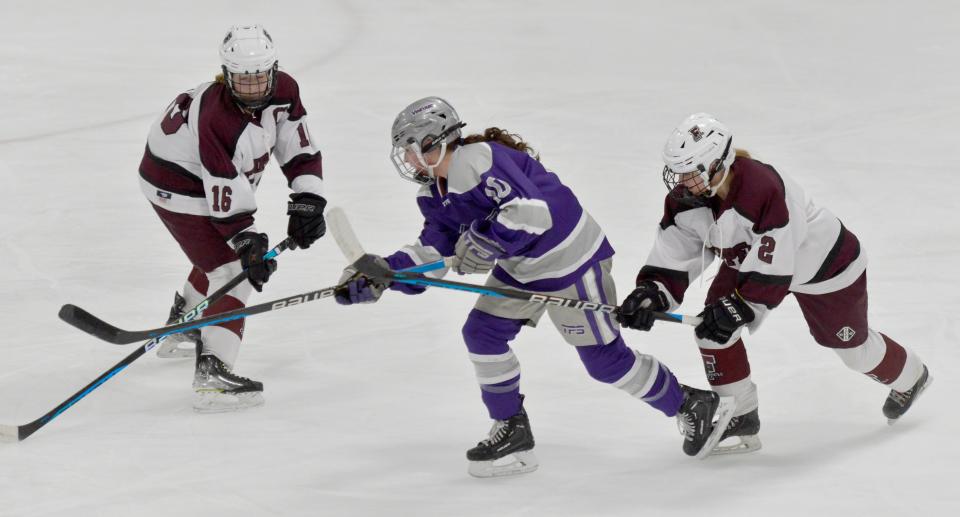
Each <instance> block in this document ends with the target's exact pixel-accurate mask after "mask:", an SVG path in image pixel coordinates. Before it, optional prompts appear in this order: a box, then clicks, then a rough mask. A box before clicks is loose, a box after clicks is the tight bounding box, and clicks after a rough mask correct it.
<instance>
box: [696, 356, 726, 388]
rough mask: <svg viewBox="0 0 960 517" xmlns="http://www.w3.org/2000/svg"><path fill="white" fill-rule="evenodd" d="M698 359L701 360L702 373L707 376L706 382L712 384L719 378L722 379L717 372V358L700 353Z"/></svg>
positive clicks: (720, 374)
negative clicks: (700, 358)
mask: <svg viewBox="0 0 960 517" xmlns="http://www.w3.org/2000/svg"><path fill="white" fill-rule="evenodd" d="M700 357H702V358H703V371H704V372H706V374H707V380H708V381H710V382H713V381H715V380H717V379H719V378H720V377H723V374H722V373H720V372H718V371H717V358H716V357H714V356H712V355H710V354H704V353H703V352H701V353H700Z"/></svg>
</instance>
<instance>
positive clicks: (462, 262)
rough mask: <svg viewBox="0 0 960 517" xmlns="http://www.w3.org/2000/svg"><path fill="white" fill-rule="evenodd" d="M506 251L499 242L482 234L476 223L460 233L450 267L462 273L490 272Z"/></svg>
mask: <svg viewBox="0 0 960 517" xmlns="http://www.w3.org/2000/svg"><path fill="white" fill-rule="evenodd" d="M504 253H505V252H504V251H503V249H502V248H501V247H500V245H499V244H497V243H496V242H494V241H492V240H490V239H488V238H486V237H484V236H482V235H480V234H479V233H478V232H477V231H476V223H474V224H473V225H471V226H470V228H468V229H467V231H465V232H463V233H462V234H461V235H460V240H458V241H457V245H456V247H455V248H454V254H455V255H456V257H454V261H453V264H452V265H451V266H450V267H451V268H453V270H454V271H456V272H457V273H460V274H461V275H465V274H467V273H488V272H490V270H491V269H493V265H494V263H496V261H497V259H498V258H499V257H502V256H503V255H504Z"/></svg>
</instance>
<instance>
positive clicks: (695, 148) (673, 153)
mask: <svg viewBox="0 0 960 517" xmlns="http://www.w3.org/2000/svg"><path fill="white" fill-rule="evenodd" d="M732 145H733V134H732V133H731V132H730V129H729V128H728V127H727V126H726V125H725V124H724V123H723V122H720V121H719V120H717V119H716V117H714V116H713V115H711V114H709V113H694V114H693V115H690V116H689V117H687V118H685V119H683V122H681V123H680V124H679V125H677V127H676V128H674V130H673V131H672V132H671V133H670V137H669V138H667V143H666V144H664V146H663V163H664V167H663V183H664V184H665V185H666V186H667V189H669V190H670V191H671V192H673V191H674V188H676V186H677V184H678V183H679V182H680V180H681V176H683V175H688V174H690V173H692V172H697V173H699V176H700V181H701V182H702V183H703V185H704V187H705V189H704V190H703V192H702V193H701V194H700V195H704V196H706V197H712V196H713V195H714V194H716V193H717V192H716V187H715V186H711V185H710V182H711V180H713V178H714V176H715V175H716V174H717V173H722V174H723V176H721V178H720V182H718V183H717V185H719V184H720V183H722V182H723V179H724V178H725V177H726V175H727V172H729V171H730V165H731V164H732V163H733V159H734V158H735V157H736V153H735V152H734V150H733V148H732V147H731V146H732Z"/></svg>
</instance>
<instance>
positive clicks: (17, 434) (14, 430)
mask: <svg viewBox="0 0 960 517" xmlns="http://www.w3.org/2000/svg"><path fill="white" fill-rule="evenodd" d="M294 247H295V246H294V244H293V240H292V239H290V238H287V239H285V240H284V241H283V242H281V243H280V244H278V245H277V246H276V247H274V248H273V249H272V250H270V251H268V252H267V254H266V255H264V256H263V258H264V260H269V259H272V258H275V257H276V256H277V255H279V254H280V253H282V252H283V251H284V250H287V249H293V248H294ZM246 278H247V274H246V272H243V273H240V274H239V275H237V276H235V277H233V278H232V279H231V280H230V281H229V282H227V283H226V284H225V285H224V286H223V287H221V288H220V289H217V290H216V291H215V292H214V293H213V294H211V295H210V296H208V297H207V298H206V299H205V300H203V301H202V302H200V303H199V304H197V306H196V307H194V308H193V309H191V310H190V311H189V312H187V313H186V314H184V315H183V316H182V317H181V318H180V319H179V320H178V321H179V322H188V321H190V320H192V319H194V318H196V317H197V316H198V315H199V314H200V313H201V312H203V310H204V309H206V308H207V307H209V306H210V304H212V303H214V302H216V301H217V300H219V299H220V298H222V297H223V296H224V295H225V294H227V293H228V292H230V290H231V289H233V288H234V287H236V286H238V285H239V284H240V283H241V282H243V281H244V280H246ZM68 307H73V309H74V310H71V309H68ZM77 311H82V313H84V314H89V313H87V312H86V311H84V310H83V309H80V308H79V307H76V306H73V305H64V306H63V308H61V309H60V319H63V320H64V321H67V323H70V324H71V325H74V326H76V327H77V328H80V329H81V330H84V331H86V332H89V333H91V334H94V332H93V331H92V330H91V329H92V327H91V326H90V324H89V322H87V323H86V326H85V327H84V326H80V325H77V324H74V323H73V322H71V321H68V320H67V319H66V318H65V315H66V316H67V317H70V316H75V315H76V314H78V312H77ZM80 319H81V320H82V317H81V318H80ZM94 319H95V318H94ZM94 335H96V334H94ZM165 337H166V335H163V336H159V337H157V338H155V339H151V340H150V341H149V342H147V343H145V344H144V345H143V346H140V347H137V349H136V350H134V351H133V353H132V354H130V355H128V356H127V357H125V358H123V360H122V361H120V362H119V363H117V364H115V365H113V367H112V368H110V369H109V370H107V371H105V372H103V374H101V375H100V376H99V377H97V378H96V379H94V380H93V382H91V383H90V384H87V385H86V386H84V387H83V389H81V390H80V391H78V392H76V393H74V394H73V395H72V396H71V397H70V398H68V399H67V400H65V401H63V402H61V403H60V405H59V406H57V407H55V408H53V409H51V410H50V411H49V412H47V414H45V415H43V416H42V417H40V418H38V419H36V420H34V421H33V422H30V423H28V424H23V425H17V426H14V425H4V424H0V441H4V442H18V441H20V442H22V441H23V440H26V439H27V437H28V436H30V435H32V434H33V433H35V432H37V430H38V429H40V428H41V427H43V426H45V425H47V424H48V423H50V421H51V420H53V419H54V418H57V417H58V416H60V414H61V413H63V412H64V411H66V410H68V409H70V407H71V406H73V405H74V404H76V403H77V402H79V401H80V399H82V398H83V397H86V396H87V395H89V394H90V392H92V391H93V390H95V389H97V388H99V387H100V385H101V384H103V383H105V382H107V381H108V380H110V378H111V377H113V376H114V375H116V374H118V373H120V372H121V371H122V370H123V369H125V368H126V367H127V366H129V365H130V363H132V362H134V361H136V360H137V359H139V358H140V356H142V355H144V354H146V353H147V352H149V351H150V350H152V349H153V348H154V347H156V346H157V345H159V344H160V343H161V342H162V341H163V340H164V339H165Z"/></svg>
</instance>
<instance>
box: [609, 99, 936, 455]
mask: <svg viewBox="0 0 960 517" xmlns="http://www.w3.org/2000/svg"><path fill="white" fill-rule="evenodd" d="M732 145H733V135H732V133H731V132H730V129H729V128H727V126H726V125H724V124H723V123H721V122H720V121H718V120H717V119H716V118H714V117H713V116H711V115H709V114H706V113H697V114H694V115H691V116H690V117H687V118H686V119H685V120H684V121H683V122H681V123H680V125H678V126H677V127H676V129H674V130H673V132H672V133H671V134H670V137H669V139H668V140H667V143H666V145H665V146H664V149H663V159H664V161H665V163H666V166H665V167H664V169H663V180H664V183H666V185H667V188H668V190H669V193H668V195H667V197H666V202H665V213H664V216H663V219H662V220H661V221H660V227H659V229H658V231H657V238H656V241H655V243H654V247H653V249H652V250H651V252H650V256H649V258H648V259H647V263H646V265H645V266H643V268H642V269H641V270H640V273H639V275H638V276H637V288H636V289H635V290H634V291H633V292H632V293H631V294H630V295H629V296H627V298H626V299H625V300H624V302H623V304H622V311H621V315H620V318H621V322H622V323H623V324H624V325H626V326H628V327H632V328H635V329H639V330H650V328H651V326H652V324H653V318H652V317H651V315H650V312H649V311H664V310H670V309H672V308H675V307H677V306H678V305H679V304H680V302H682V301H683V295H684V291H685V290H686V289H687V286H688V285H689V283H690V282H691V281H692V280H693V279H695V278H696V277H698V276H699V275H700V274H702V273H703V270H704V269H705V267H706V265H707V264H708V263H709V262H707V261H706V260H704V259H703V253H704V251H705V250H709V252H710V261H712V260H713V257H714V256H718V257H720V260H721V264H720V270H719V272H718V273H717V276H716V278H715V279H714V280H713V282H712V283H711V285H710V289H709V291H708V293H707V298H706V302H705V304H706V308H705V309H704V311H703V312H702V313H701V316H702V317H703V322H702V323H701V324H700V325H699V326H697V327H696V329H695V333H696V341H697V344H698V345H699V347H700V353H701V356H702V358H703V364H704V368H705V369H706V373H707V377H708V379H709V381H710V384H711V385H712V386H713V389H714V390H715V391H716V392H717V393H719V394H721V395H727V396H734V397H735V398H736V400H737V408H736V412H735V416H734V418H733V419H732V420H731V421H730V425H729V426H728V428H727V429H726V431H725V433H724V439H726V438H733V439H734V442H733V443H730V444H727V445H723V444H721V446H719V447H718V448H717V449H716V450H715V451H714V453H735V452H750V451H752V450H756V449H758V448H760V440H759V438H758V436H757V433H758V432H759V430H760V418H759V412H758V406H759V403H758V400H757V387H756V385H755V384H754V383H753V382H752V381H751V379H750V364H749V363H748V361H747V352H746V349H745V348H744V346H743V340H742V338H741V330H742V328H743V327H745V326H746V327H747V328H749V329H750V330H751V332H754V331H756V329H757V327H759V326H760V324H761V322H762V321H763V320H764V318H765V317H766V316H767V314H768V313H769V312H770V311H771V310H772V309H774V308H775V307H777V305H778V304H780V302H781V301H782V300H783V299H784V297H786V296H787V295H788V294H791V293H792V294H793V295H794V297H795V298H796V300H797V303H798V304H799V305H800V310H801V312H802V313H803V316H804V318H805V319H806V321H807V325H808V327H809V329H810V334H811V335H812V336H813V338H814V340H815V341H816V342H817V343H819V344H820V345H822V346H824V347H827V348H831V349H833V350H834V351H835V352H836V353H837V354H838V355H839V356H840V358H841V359H842V360H843V362H844V363H845V364H846V365H847V366H848V367H850V368H851V369H853V370H855V371H858V372H861V373H864V374H866V375H867V376H868V377H870V378H872V379H874V380H876V381H878V382H880V383H883V384H884V385H886V386H888V387H889V388H890V393H889V396H888V397H887V399H886V402H885V403H884V405H883V414H884V415H885V416H886V417H887V419H888V422H889V423H891V424H892V423H894V422H896V421H897V419H898V418H900V417H901V416H902V415H903V414H904V413H906V411H907V410H908V409H910V407H911V405H912V404H913V402H914V401H915V400H916V398H917V397H918V396H919V395H920V394H921V393H922V392H923V390H924V389H926V388H927V387H928V386H929V385H930V383H931V382H932V380H933V377H931V376H930V375H929V372H928V371H927V367H926V366H925V365H924V364H923V363H922V362H921V360H920V359H919V358H918V357H917V356H916V355H915V354H914V353H913V352H912V351H910V350H909V349H907V348H904V347H903V346H901V345H899V344H898V343H897V342H896V341H894V340H893V339H891V338H890V337H888V336H886V335H884V334H881V333H879V332H878V331H876V330H874V329H873V328H871V327H870V326H869V325H868V322H867V274H866V267H867V257H866V254H865V253H864V251H863V249H862V248H861V247H860V242H859V241H858V240H857V237H856V236H855V235H854V234H853V233H852V232H850V230H848V229H847V228H846V227H845V226H844V225H843V224H841V222H840V220H839V219H838V218H837V217H836V216H835V215H833V214H832V213H830V211H828V210H827V209H825V208H822V207H820V206H818V205H816V204H815V203H814V202H813V201H812V200H811V199H810V198H809V197H808V196H807V195H806V193H805V192H804V191H803V190H802V189H801V188H800V186H799V185H797V184H796V183H794V182H793V181H792V180H791V179H790V178H788V177H786V176H783V175H782V174H780V173H779V172H778V171H777V170H776V169H774V168H773V167H771V166H770V165H767V164H765V163H763V162H760V161H757V160H755V159H753V158H752V157H751V156H750V154H749V153H748V152H746V151H743V150H739V149H734V148H733V147H732Z"/></svg>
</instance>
